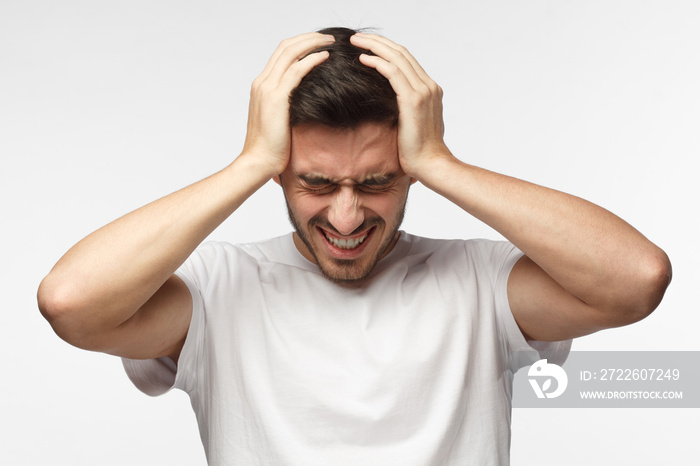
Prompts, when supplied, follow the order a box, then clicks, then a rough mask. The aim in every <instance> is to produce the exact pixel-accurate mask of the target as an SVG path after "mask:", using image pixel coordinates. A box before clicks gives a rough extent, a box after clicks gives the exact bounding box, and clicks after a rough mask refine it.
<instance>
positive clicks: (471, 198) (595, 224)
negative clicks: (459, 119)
mask: <svg viewBox="0 0 700 466" xmlns="http://www.w3.org/2000/svg"><path fill="white" fill-rule="evenodd" d="M423 173H424V175H423V176H421V178H420V181H421V182H423V183H424V184H425V185H427V186H428V187H430V188H431V189H433V190H434V191H436V192H438V193H439V194H441V195H443V196H444V197H446V198H448V199H450V200H451V201H453V202H454V203H456V204H457V205H459V206H460V207H461V208H463V209H464V210H465V211H466V212H468V213H470V214H471V215H473V216H474V217H476V218H478V219H480V220H482V221H483V222H485V223H486V224H488V225H490V226H491V227H492V228H494V229H495V230H497V231H498V232H499V233H501V234H502V235H503V236H504V237H506V238H507V239H508V240H509V241H511V242H512V243H513V244H515V245H516V246H517V247H518V248H519V249H520V250H522V251H523V252H524V253H525V254H526V255H527V256H528V257H529V258H530V259H532V260H533V261H534V262H535V263H536V264H537V265H539V266H540V267H541V268H542V269H543V270H544V271H545V272H546V273H547V274H548V275H549V276H550V277H552V278H553V279H554V280H555V281H556V282H557V283H559V285H561V286H562V287H563V288H564V289H566V290H567V291H568V292H569V293H571V294H572V295H574V296H576V297H577V298H579V299H580V300H582V301H584V302H585V303H586V304H588V305H590V306H593V307H596V308H598V309H603V310H606V309H607V310H611V311H620V310H622V308H621V307H622V306H627V307H632V308H635V309H640V310H642V311H641V312H644V311H643V309H646V308H651V309H653V308H654V307H655V306H656V305H657V304H658V300H660V299H661V295H658V296H653V295H654V293H650V289H649V286H650V284H651V285H654V284H655V283H656V282H658V283H659V284H662V283H664V282H665V284H667V283H668V280H669V278H670V277H669V276H668V273H669V271H670V264H669V263H668V258H667V257H666V255H665V254H664V253H663V251H661V250H660V249H659V248H658V247H656V246H655V245H654V244H652V243H651V242H650V241H648V240H647V239H646V238H645V237H644V236H643V235H641V234H640V233H639V232H638V231H637V230H635V229H634V228H633V227H631V226H630V225H629V224H627V223H626V222H624V221H623V220H622V219H620V218H619V217H617V216H615V215H613V214H612V213H610V212H608V211H607V210H605V209H603V208H601V207H599V206H596V205H595V204H592V203H590V202H588V201H585V200H583V199H580V198H577V197H575V196H571V195H568V194H565V193H562V192H559V191H555V190H552V189H548V188H545V187H542V186H538V185H535V184H532V183H528V182H525V181H522V180H518V179H515V178H511V177H508V176H505V175H501V174H498V173H493V172H490V171H488V170H484V169H480V168H477V167H473V166H470V165H467V164H464V163H462V162H460V161H459V160H457V159H455V158H453V157H439V158H435V159H434V160H433V161H432V163H431V168H430V169H429V170H428V169H426V170H424V171H423ZM663 289H665V286H663ZM651 309H649V312H650V311H651Z"/></svg>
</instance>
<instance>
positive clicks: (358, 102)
mask: <svg viewBox="0 0 700 466" xmlns="http://www.w3.org/2000/svg"><path fill="white" fill-rule="evenodd" d="M318 32H320V33H322V34H332V35H333V36H334V37H335V42H334V43H332V44H330V45H328V46H324V47H321V48H319V49H317V50H315V51H316V52H318V51H321V50H327V51H328V52H329V53H330V56H329V57H328V59H327V60H326V61H324V62H323V63H321V64H320V65H318V66H316V67H315V68H314V69H312V70H311V71H310V72H309V73H308V74H307V75H306V76H305V77H304V79H302V81H301V83H300V84H299V86H298V87H297V88H296V89H294V90H293V91H292V93H291V95H290V96H289V104H290V105H289V124H290V126H291V127H294V126H297V125H300V124H304V123H316V124H323V125H327V126H332V127H338V128H354V127H356V126H357V125H359V124H361V123H366V122H378V123H388V124H390V125H392V126H396V125H397V124H398V120H399V110H398V105H397V103H396V93H395V92H394V89H393V88H392V87H391V84H390V83H389V81H388V80H387V79H386V78H385V77H384V76H382V75H381V74H379V72H378V71H376V70H375V69H373V68H369V67H367V66H365V65H363V64H362V63H360V54H362V53H365V54H370V55H371V54H372V53H371V52H369V51H368V50H363V49H360V48H358V47H355V46H354V45H352V44H351V43H350V37H351V36H352V35H353V34H355V32H356V31H355V30H352V29H348V28H326V29H321V30H320V31H318Z"/></svg>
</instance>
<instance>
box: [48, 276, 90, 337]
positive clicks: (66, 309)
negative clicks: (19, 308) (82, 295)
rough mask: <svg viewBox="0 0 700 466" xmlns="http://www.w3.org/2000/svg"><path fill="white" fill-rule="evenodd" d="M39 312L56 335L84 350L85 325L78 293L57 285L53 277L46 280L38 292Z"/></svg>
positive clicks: (62, 285)
mask: <svg viewBox="0 0 700 466" xmlns="http://www.w3.org/2000/svg"><path fill="white" fill-rule="evenodd" d="M37 304H38V307H39V312H41V315H42V316H44V318H45V319H46V320H47V321H48V322H49V324H50V325H51V327H52V328H53V330H54V332H56V335H58V336H59V337H60V338H61V339H62V340H64V341H66V342H67V343H70V344H71V345H73V346H77V347H79V348H84V347H85V346H86V345H85V344H83V342H84V340H85V339H86V332H85V328H86V326H85V323H84V319H83V318H81V315H84V312H82V311H81V308H82V305H81V304H80V300H79V299H78V293H77V292H76V291H75V290H74V289H73V287H71V286H70V285H69V284H65V283H56V280H54V279H53V277H52V276H51V275H49V276H47V277H46V278H44V280H43V281H42V282H41V284H40V285H39V289H38V291H37Z"/></svg>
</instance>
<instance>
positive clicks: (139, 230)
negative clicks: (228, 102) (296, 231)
mask: <svg viewBox="0 0 700 466" xmlns="http://www.w3.org/2000/svg"><path fill="white" fill-rule="evenodd" d="M254 164H255V162H253V161H251V160H249V159H248V158H245V157H239V158H238V159H236V161H235V162H234V163H232V164H231V165H229V166H228V167H226V168H225V169H223V170H221V171H220V172H218V173H216V174H214V175H212V176H210V177H208V178H206V179H204V180H202V181H199V182H197V183H195V184H193V185H191V186H188V187H186V188H184V189H182V190H180V191H177V192H175V193H173V194H170V195H168V196H166V197H164V198H161V199H159V200H157V201H154V202H152V203H150V204H148V205H145V206H143V207H141V208H139V209H137V210H135V211H133V212H131V213H129V214H127V215H125V216H123V217H121V218H119V219H117V220H115V221H114V222H112V223H110V224H108V225H106V226H104V227H102V228H101V229H99V230H97V231H95V232H94V233H92V234H90V235H89V236H87V237H86V238H84V239H83V240H82V241H80V242H79V243H77V244H76V245H75V246H73V248H71V249H70V250H69V251H68V252H67V253H66V254H65V255H64V256H63V257H62V258H61V259H60V260H59V261H58V263H57V264H56V265H55V267H54V268H53V269H52V271H51V272H50V273H49V275H48V276H47V277H46V278H45V279H44V281H43V282H42V284H41V286H40V289H39V304H40V308H42V311H44V312H45V314H46V313H47V312H48V313H53V314H54V316H53V317H61V315H62V314H65V313H66V312H70V313H71V315H72V316H73V317H72V319H73V318H75V317H78V318H79V319H81V320H84V321H85V322H86V324H90V325H96V326H117V325H119V324H121V323H122V322H124V321H126V320H127V319H129V318H130V317H131V316H132V315H133V314H134V313H135V312H136V311H137V310H138V309H139V308H140V307H141V306H142V305H143V304H144V303H145V302H146V301H147V300H148V299H149V298H150V297H151V296H152V295H153V294H154V293H155V292H156V291H157V290H158V289H159V288H160V286H161V285H162V284H163V283H164V282H165V281H166V280H167V279H168V278H169V277H170V276H171V275H172V274H173V272H174V271H175V270H176V269H177V268H178V267H179V266H180V265H181V264H182V263H183V262H184V261H185V259H186V258H187V257H188V256H189V255H190V254H191V253H192V251H194V249H195V248H196V247H197V246H198V245H199V244H200V243H201V242H202V241H203V240H204V239H205V238H206V237H207V236H208V235H209V234H210V233H211V232H212V231H213V230H214V229H215V228H216V227H217V226H218V225H220V224H221V223H222V222H223V221H224V220H225V219H226V218H227V217H228V216H229V215H230V214H231V213H232V212H233V211H235V210H236V208H238V207H239V206H240V205H241V204H242V203H243V202H244V201H245V199H247V198H248V197H249V196H250V195H251V194H252V193H253V192H254V191H256V190H257V189H258V188H259V187H260V186H262V185H263V184H264V183H265V182H266V181H267V180H268V179H269V175H268V174H266V173H265V172H264V170H262V169H261V167H257V166H255V165H254ZM96 321H99V322H96Z"/></svg>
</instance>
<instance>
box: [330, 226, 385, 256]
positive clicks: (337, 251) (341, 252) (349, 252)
mask: <svg viewBox="0 0 700 466" xmlns="http://www.w3.org/2000/svg"><path fill="white" fill-rule="evenodd" d="M316 228H317V230H318V234H319V235H320V236H321V240H322V241H323V244H324V245H325V246H326V250H327V251H328V252H329V253H330V255H331V256H332V257H334V258H335V259H345V260H351V259H356V258H357V257H359V256H360V255H362V252H363V251H364V250H365V249H366V248H367V245H368V244H369V242H370V240H371V239H372V237H373V236H374V232H375V231H376V229H377V226H376V225H375V226H372V227H370V229H369V230H366V231H364V232H362V233H359V234H357V235H353V236H338V235H335V234H333V233H330V232H329V231H327V230H324V229H323V228H321V227H318V226H317V227H316ZM326 234H327V235H328V236H329V237H332V238H336V239H357V238H361V237H362V236H364V235H367V238H365V240H364V241H363V242H362V244H360V245H359V246H358V247H356V248H354V249H341V248H339V247H337V246H335V245H334V244H333V243H331V242H330V241H328V239H327V238H326Z"/></svg>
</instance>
